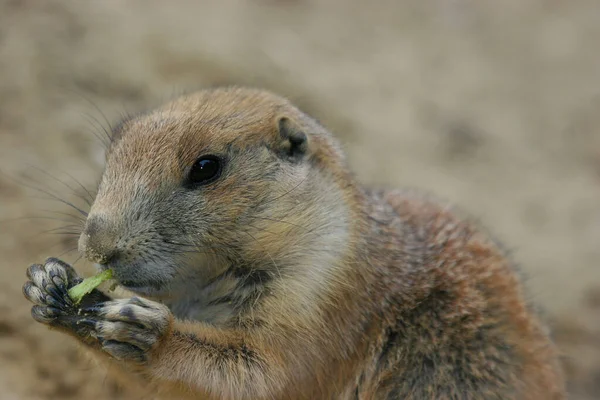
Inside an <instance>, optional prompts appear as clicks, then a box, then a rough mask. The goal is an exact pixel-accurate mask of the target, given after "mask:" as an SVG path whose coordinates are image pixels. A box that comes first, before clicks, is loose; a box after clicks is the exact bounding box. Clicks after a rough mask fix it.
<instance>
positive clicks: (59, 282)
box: [50, 273, 67, 290]
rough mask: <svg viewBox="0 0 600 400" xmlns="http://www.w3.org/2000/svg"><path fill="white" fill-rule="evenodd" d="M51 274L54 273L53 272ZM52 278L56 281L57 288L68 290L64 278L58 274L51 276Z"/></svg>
mask: <svg viewBox="0 0 600 400" xmlns="http://www.w3.org/2000/svg"><path fill="white" fill-rule="evenodd" d="M50 275H52V273H51V274H50ZM51 278H52V283H54V285H56V287H57V288H59V289H60V290H67V285H66V284H65V281H64V280H63V278H61V277H60V276H58V275H56V274H54V276H51Z"/></svg>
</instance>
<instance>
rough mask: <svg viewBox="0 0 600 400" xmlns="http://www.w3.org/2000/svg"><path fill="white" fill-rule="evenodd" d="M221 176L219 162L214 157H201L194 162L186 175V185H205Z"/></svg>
mask: <svg viewBox="0 0 600 400" xmlns="http://www.w3.org/2000/svg"><path fill="white" fill-rule="evenodd" d="M219 175H221V160H220V159H219V158H218V157H216V156H202V157H200V158H199V159H197V160H196V162H195V163H194V165H192V169H190V172H189V174H188V179H187V181H188V184H190V185H193V186H197V185H205V184H207V183H210V182H212V181H214V180H215V179H217V178H218V177H219Z"/></svg>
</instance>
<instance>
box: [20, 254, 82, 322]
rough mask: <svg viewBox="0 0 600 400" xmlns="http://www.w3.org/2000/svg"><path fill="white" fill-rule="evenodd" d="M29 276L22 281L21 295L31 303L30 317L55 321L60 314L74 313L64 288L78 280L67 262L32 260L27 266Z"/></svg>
mask: <svg viewBox="0 0 600 400" xmlns="http://www.w3.org/2000/svg"><path fill="white" fill-rule="evenodd" d="M27 277H28V278H29V279H30V280H29V281H27V282H25V285H23V294H24V295H25V298H27V299H28V300H29V301H31V302H32V303H34V304H35V305H34V306H33V308H32V309H31V315H32V316H33V318H34V319H35V320H36V321H38V322H41V323H43V324H47V325H59V324H60V320H61V318H64V317H68V316H71V315H74V314H76V308H75V305H74V304H73V301H72V300H71V298H70V297H69V294H68V293H67V290H68V289H69V288H70V287H72V286H74V285H76V284H77V283H79V282H81V278H80V277H78V276H77V273H76V272H75V270H73V268H71V266H70V265H69V264H66V263H64V262H62V261H61V260H59V259H56V258H49V259H47V260H46V261H45V262H44V264H33V265H32V266H30V267H29V268H28V269H27Z"/></svg>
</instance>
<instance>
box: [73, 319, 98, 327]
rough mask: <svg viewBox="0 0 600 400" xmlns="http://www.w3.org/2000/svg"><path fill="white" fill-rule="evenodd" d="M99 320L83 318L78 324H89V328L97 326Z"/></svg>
mask: <svg viewBox="0 0 600 400" xmlns="http://www.w3.org/2000/svg"><path fill="white" fill-rule="evenodd" d="M97 322H98V321H96V320H95V319H92V318H81V319H79V320H77V322H76V324H77V325H83V326H87V327H88V328H96V323H97Z"/></svg>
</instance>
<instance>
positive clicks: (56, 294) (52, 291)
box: [46, 285, 67, 307]
mask: <svg viewBox="0 0 600 400" xmlns="http://www.w3.org/2000/svg"><path fill="white" fill-rule="evenodd" d="M46 292H48V293H50V294H51V295H52V297H53V298H54V300H56V301H57V302H59V303H61V304H62V305H63V306H65V307H66V306H67V304H66V302H65V300H64V298H63V296H62V293H60V292H59V290H58V288H57V287H56V286H54V285H48V286H46Z"/></svg>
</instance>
